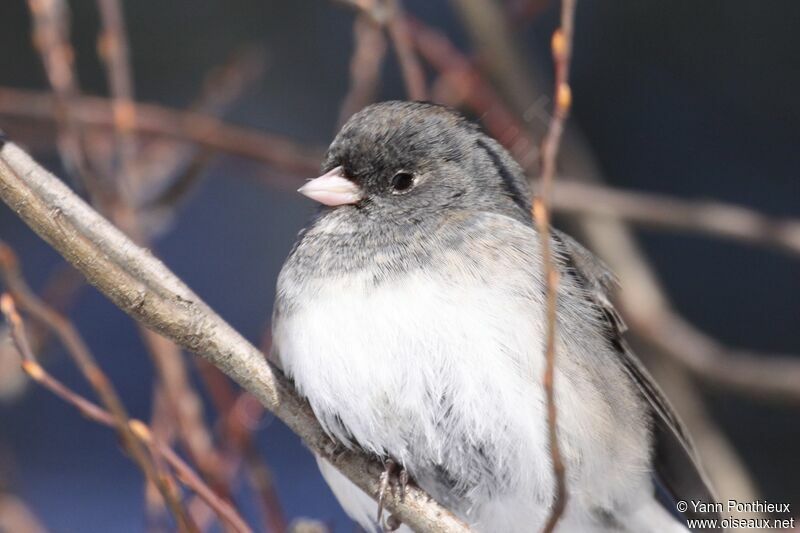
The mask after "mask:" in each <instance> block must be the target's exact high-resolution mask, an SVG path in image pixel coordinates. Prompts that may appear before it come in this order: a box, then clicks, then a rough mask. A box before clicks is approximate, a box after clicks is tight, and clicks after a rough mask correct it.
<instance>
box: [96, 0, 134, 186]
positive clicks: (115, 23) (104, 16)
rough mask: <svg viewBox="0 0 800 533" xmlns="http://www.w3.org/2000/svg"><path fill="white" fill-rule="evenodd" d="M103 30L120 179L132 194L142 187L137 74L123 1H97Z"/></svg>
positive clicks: (102, 52) (102, 50)
mask: <svg viewBox="0 0 800 533" xmlns="http://www.w3.org/2000/svg"><path fill="white" fill-rule="evenodd" d="M97 5H98V8H99V9H100V21H101V24H102V30H101V33H100V36H99V38H98V42H97V49H98V52H99V55H100V58H101V59H102V60H103V62H104V63H105V66H106V74H107V77H108V86H109V90H110V93H111V101H112V109H113V115H114V132H115V134H116V158H117V161H116V162H115V163H117V165H114V166H113V167H112V168H114V169H115V170H117V171H118V174H119V175H118V176H117V180H118V181H119V182H120V189H121V190H123V191H125V192H126V193H128V194H130V193H131V191H132V190H134V189H135V188H138V183H137V179H136V178H137V176H136V175H135V173H134V172H135V167H134V162H135V158H136V139H135V138H134V136H133V131H134V130H135V125H136V108H135V107H134V105H133V103H134V101H133V97H134V94H133V75H132V73H131V65H130V57H129V56H130V51H129V45H128V32H127V30H126V28H125V19H124V16H123V12H122V5H121V3H120V0H97Z"/></svg>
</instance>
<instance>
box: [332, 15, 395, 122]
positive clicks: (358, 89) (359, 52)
mask: <svg viewBox="0 0 800 533" xmlns="http://www.w3.org/2000/svg"><path fill="white" fill-rule="evenodd" d="M385 57H386V38H385V37H384V35H383V30H382V28H381V26H380V25H379V24H378V23H377V22H375V20H374V19H373V18H372V17H370V16H369V15H367V14H365V13H359V14H357V15H356V18H355V20H354V21H353V55H352V57H351V58H350V88H349V89H348V91H347V94H346V95H345V97H344V101H343V102H342V107H341V111H340V112H339V126H341V125H342V124H344V123H345V122H346V121H347V119H348V118H350V116H351V115H352V114H353V113H355V112H356V111H358V110H360V109H362V108H364V107H365V106H366V105H367V104H370V103H372V102H373V101H374V99H375V95H376V93H377V92H378V84H379V83H380V71H381V67H382V66H383V60H384V58H385Z"/></svg>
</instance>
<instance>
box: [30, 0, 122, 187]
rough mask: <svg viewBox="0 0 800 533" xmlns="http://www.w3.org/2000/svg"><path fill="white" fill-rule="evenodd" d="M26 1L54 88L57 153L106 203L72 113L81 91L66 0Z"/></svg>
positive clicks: (78, 178)
mask: <svg viewBox="0 0 800 533" xmlns="http://www.w3.org/2000/svg"><path fill="white" fill-rule="evenodd" d="M27 1H28V10H29V11H30V13H31V18H32V22H33V24H32V27H33V43H34V47H35V48H36V50H37V51H38V52H39V55H40V56H41V57H42V64H43V65H44V70H45V74H46V75H47V79H48V81H49V83H50V86H51V87H52V88H53V110H52V111H53V112H52V114H53V117H55V120H56V124H57V126H58V149H59V153H60V155H61V159H62V161H63V163H64V167H65V168H66V169H67V171H68V172H69V174H70V175H71V176H72V177H73V178H74V179H76V180H79V182H80V180H83V183H84V184H85V185H86V187H87V189H88V191H89V192H90V194H93V195H95V196H96V200H97V201H98V202H100V203H109V202H111V201H112V200H113V197H114V193H113V191H112V190H111V189H110V188H109V187H108V184H105V183H101V182H100V180H99V179H98V178H97V176H96V175H95V172H94V169H93V168H92V165H91V161H90V158H89V153H88V149H87V144H86V139H85V137H84V132H83V131H82V127H81V124H80V123H79V121H77V120H76V119H75V115H74V113H73V106H74V104H75V102H76V100H77V99H78V98H80V88H79V84H78V77H77V73H76V72H75V52H74V50H73V48H72V45H71V43H70V36H69V5H68V4H67V2H66V1H65V0H27Z"/></svg>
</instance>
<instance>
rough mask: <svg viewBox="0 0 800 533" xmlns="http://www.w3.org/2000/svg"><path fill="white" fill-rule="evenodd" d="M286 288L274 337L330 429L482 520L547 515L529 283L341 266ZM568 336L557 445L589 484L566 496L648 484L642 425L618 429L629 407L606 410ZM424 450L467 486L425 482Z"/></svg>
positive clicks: (507, 524)
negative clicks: (290, 292)
mask: <svg viewBox="0 0 800 533" xmlns="http://www.w3.org/2000/svg"><path fill="white" fill-rule="evenodd" d="M459 279H463V278H462V277H459ZM473 279H474V278H473ZM295 302H302V304H297V303H296V304H295V305H294V307H292V309H291V311H290V312H289V313H286V314H285V315H283V316H280V317H279V319H278V320H277V322H276V323H275V324H274V342H275V343H276V344H275V345H276V347H277V351H278V354H279V356H280V359H281V363H282V365H283V367H284V369H285V370H286V372H287V374H289V375H290V376H291V377H292V378H293V379H294V381H295V384H296V386H297V388H298V390H299V391H300V393H301V394H303V395H304V396H306V397H307V398H308V400H309V402H310V404H311V406H312V407H313V409H314V412H315V413H316V415H317V417H318V418H319V419H320V421H321V423H322V424H323V425H324V426H325V427H326V429H327V430H328V431H329V432H330V433H331V434H332V435H333V436H334V437H336V438H337V439H339V440H341V441H343V442H355V443H357V444H358V445H359V446H361V447H363V448H365V449H367V450H370V451H372V452H374V453H376V454H380V455H389V456H391V457H393V458H394V459H396V460H398V461H400V462H401V463H403V464H405V465H406V467H407V468H408V469H409V472H410V473H411V474H412V476H414V477H415V478H416V479H417V482H418V483H419V484H420V485H421V486H423V488H425V489H426V490H428V491H429V492H434V495H435V496H436V497H437V498H438V499H440V500H444V503H446V504H447V505H448V506H450V507H451V508H454V510H456V511H457V512H459V513H460V514H461V515H462V516H465V517H467V518H468V519H470V521H472V522H473V523H475V524H477V525H480V524H481V523H483V525H484V526H486V527H485V530H487V531H499V530H501V529H502V530H506V531H514V530H517V529H518V527H519V525H520V524H527V527H529V526H530V524H535V523H538V522H540V521H542V520H544V518H545V516H546V515H545V513H546V506H547V503H549V501H550V498H551V496H552V476H551V467H550V457H549V452H548V451H547V446H546V426H545V415H544V401H543V393H542V389H541V386H540V380H541V372H542V366H543V365H542V362H543V357H542V338H543V336H542V332H541V325H542V324H543V320H542V309H541V306H540V304H539V303H537V302H534V301H532V300H531V296H530V293H527V294H520V293H515V292H514V291H511V290H508V287H507V286H505V287H504V286H503V281H502V280H497V282H496V283H494V284H493V285H492V286H489V285H486V284H483V283H480V282H478V281H475V282H474V283H473V284H472V285H471V286H464V285H456V284H455V283H454V282H451V281H449V280H447V279H444V278H441V277H440V278H433V277H428V276H425V275H423V274H421V273H413V274H408V275H406V276H404V277H401V278H399V279H397V280H396V281H394V282H385V283H383V284H380V285H377V286H375V285H374V284H373V283H372V282H371V280H369V279H367V278H366V277H361V276H357V275H350V276H346V277H341V278H339V279H337V280H330V279H328V280H326V281H325V282H324V283H321V282H312V283H309V284H308V285H307V287H306V288H305V289H304V293H303V294H302V297H299V298H296V299H295ZM576 349H581V348H580V347H579V346H577V345H574V344H572V343H571V342H568V341H567V342H565V341H562V342H561V343H560V344H559V350H560V351H561V352H562V357H561V359H560V361H561V363H562V364H561V366H560V373H559V374H557V377H556V379H557V383H558V389H557V390H558V396H557V400H558V405H559V411H560V413H562V415H561V416H562V418H561V420H562V425H561V428H560V434H561V440H562V446H563V448H564V453H565V456H566V460H567V462H568V466H569V467H570V468H571V477H573V476H574V477H576V478H578V479H577V480H576V481H577V483H579V484H582V485H583V486H584V487H583V488H584V489H585V492H584V491H578V492H579V494H577V495H576V496H577V497H576V498H575V500H577V501H580V500H581V499H584V498H588V499H591V500H593V501H596V503H605V502H604V501H603V500H605V499H616V498H618V497H619V494H617V493H616V491H617V490H618V489H619V490H622V491H626V492H634V491H641V490H642V489H643V486H642V483H643V482H644V483H645V485H644V490H647V489H646V487H647V486H649V481H648V480H647V472H646V465H647V461H648V459H647V452H646V445H645V444H644V443H645V441H646V436H645V435H644V430H643V428H642V427H641V426H638V427H636V426H637V425H636V424H632V425H631V429H632V431H634V432H635V431H639V432H640V433H641V437H640V438H639V437H631V436H630V435H623V434H621V433H619V432H618V431H617V430H618V428H619V426H618V425H617V424H615V423H613V419H614V418H615V417H617V416H627V415H626V414H625V413H614V412H613V409H612V408H611V406H610V405H609V404H608V403H607V402H606V401H605V399H604V397H603V394H602V393H601V392H600V391H599V390H598V388H597V386H596V385H597V384H596V381H593V380H591V379H587V377H586V376H585V370H586V369H585V368H583V367H582V366H581V363H580V361H581V360H582V359H583V360H585V354H584V355H583V356H582V357H579V358H570V357H563V355H564V352H565V351H567V350H576ZM597 356H598V357H603V356H604V354H601V353H598V354H597ZM570 360H572V361H573V362H570ZM576 360H577V361H578V362H577V363H576V362H575V361H576ZM620 443H622V444H623V445H624V448H626V449H624V450H623V449H619V452H620V453H623V454H624V453H628V450H627V448H630V449H631V450H633V452H635V453H633V455H631V457H630V458H629V459H628V460H626V463H621V462H620V461H619V457H617V458H615V459H614V460H613V461H612V460H611V459H609V458H608V457H609V453H608V450H609V447H616V448H620ZM587 454H588V455H590V456H587ZM595 454H596V455H597V456H595ZM432 464H435V465H441V466H442V468H443V470H445V471H446V473H447V475H448V476H450V477H452V478H453V479H454V480H455V481H457V482H459V483H461V485H462V486H461V487H460V489H463V490H460V489H459V491H457V492H458V494H457V495H455V496H454V495H452V494H442V493H441V492H440V493H439V494H436V491H437V490H440V489H439V488H437V486H436V484H435V483H428V484H427V486H426V483H427V482H426V475H429V474H430V475H431V476H432V474H431V465H432ZM632 472H633V475H635V479H633V478H632ZM431 479H432V478H431ZM642 480H644V481H642ZM581 492H583V494H580V493H581ZM574 505H575V509H576V510H577V509H578V508H579V504H578V503H577V502H576V503H575V504H574ZM592 505H593V504H592ZM576 516H578V515H576ZM580 516H582V515H580ZM580 516H578V519H579V520H583V518H581V517H580ZM498 527H500V528H501V529H497V528H498ZM522 530H526V529H524V528H523V529H522Z"/></svg>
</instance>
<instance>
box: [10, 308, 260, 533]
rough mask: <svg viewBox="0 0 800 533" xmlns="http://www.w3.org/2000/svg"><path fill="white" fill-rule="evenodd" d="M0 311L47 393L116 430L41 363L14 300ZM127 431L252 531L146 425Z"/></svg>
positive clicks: (132, 424) (245, 532) (241, 528)
mask: <svg viewBox="0 0 800 533" xmlns="http://www.w3.org/2000/svg"><path fill="white" fill-rule="evenodd" d="M0 309H1V310H2V313H3V315H5V317H6V320H7V321H8V322H9V324H10V325H11V330H12V337H13V339H14V344H15V346H16V347H17V350H18V351H19V353H20V356H21V357H22V366H23V369H24V370H25V372H26V373H27V374H28V375H29V376H30V377H31V379H33V380H34V381H36V382H37V383H39V384H40V385H42V386H43V387H45V388H46V389H48V390H49V391H50V392H52V393H53V394H55V395H56V396H58V397H59V398H61V399H62V400H64V401H66V402H67V403H69V404H71V405H73V406H75V407H76V408H77V409H78V410H79V411H80V412H81V414H83V415H84V416H85V417H87V418H89V419H90V420H93V421H95V422H98V423H100V424H103V425H105V426H109V427H112V428H113V427H117V420H116V418H115V416H114V415H112V414H111V413H110V412H108V411H106V410H104V409H103V408H101V407H100V406H98V405H96V404H94V403H92V402H90V401H89V400H87V399H86V398H84V397H82V396H80V395H79V394H77V393H75V392H74V391H72V390H71V389H69V388H68V387H66V386H65V385H64V384H63V383H61V382H60V381H58V380H57V379H55V378H54V377H53V376H51V375H50V374H49V373H48V372H47V371H46V370H45V369H44V368H43V367H42V366H41V365H39V363H37V362H36V358H35V356H34V355H33V352H32V351H31V350H30V346H29V345H28V343H27V339H26V336H25V331H24V325H23V323H22V320H21V318H20V317H19V315H18V314H17V312H16V310H15V308H14V303H13V300H12V298H11V297H10V296H9V295H8V294H4V295H2V296H0ZM127 426H128V431H130V432H131V435H133V436H134V438H136V439H137V442H138V443H139V444H140V445H141V444H144V445H147V446H150V447H151V448H152V450H153V451H154V452H156V453H158V454H160V455H161V456H162V457H163V458H164V459H165V460H166V461H167V462H168V463H169V464H170V466H171V467H172V468H173V469H174V470H175V473H176V474H177V475H178V477H179V479H180V480H181V481H182V482H183V483H184V484H185V485H186V486H188V487H190V488H191V489H192V490H193V491H195V493H197V495H198V496H200V497H201V498H203V501H205V502H206V503H207V504H208V505H209V506H210V507H211V508H212V509H214V511H216V512H217V513H218V514H219V516H220V517H222V518H224V519H225V520H226V521H227V522H228V523H229V524H230V525H231V526H232V527H233V528H234V529H235V530H236V531H237V532H239V533H249V532H250V531H251V530H250V528H249V527H248V526H247V524H246V523H245V522H244V520H243V519H242V518H241V517H240V516H239V515H238V513H237V512H236V510H235V509H233V507H231V506H230V504H228V503H227V502H225V501H224V500H222V499H220V498H219V497H218V496H217V495H216V494H215V493H214V491H212V490H211V489H210V488H209V487H208V486H207V485H206V484H205V483H204V482H203V481H202V480H201V479H200V477H199V476H198V475H197V474H196V473H195V472H194V471H193V470H192V468H191V467H190V466H189V465H187V464H186V463H185V462H184V461H183V460H182V459H181V458H180V457H179V456H178V455H177V454H176V453H175V452H174V451H173V450H172V449H171V448H170V447H168V446H165V445H164V444H163V443H161V442H159V441H157V440H155V439H154V438H153V433H152V432H151V431H150V429H149V428H148V427H147V425H146V424H145V423H144V422H142V421H140V420H129V421H127Z"/></svg>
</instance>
